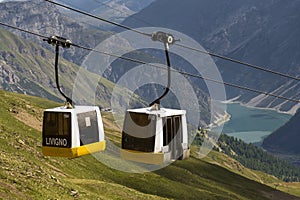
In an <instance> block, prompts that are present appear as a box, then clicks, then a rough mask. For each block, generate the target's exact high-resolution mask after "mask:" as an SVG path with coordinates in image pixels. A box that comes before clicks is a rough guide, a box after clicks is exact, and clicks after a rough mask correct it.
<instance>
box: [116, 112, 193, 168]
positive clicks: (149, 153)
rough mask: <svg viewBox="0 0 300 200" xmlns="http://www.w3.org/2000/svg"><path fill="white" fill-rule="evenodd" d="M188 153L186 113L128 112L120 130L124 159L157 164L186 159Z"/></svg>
mask: <svg viewBox="0 0 300 200" xmlns="http://www.w3.org/2000/svg"><path fill="white" fill-rule="evenodd" d="M189 154H190V150H189V145H188V134H187V125H186V111H185V110H174V109H165V108H161V109H159V110H153V109H152V108H151V107H150V108H142V109H132V110H127V112H126V115H125V121H124V126H123V131H122V149H121V157H122V158H123V159H125V160H130V161H135V162H140V163H146V164H156V165H160V164H164V163H168V162H171V161H174V160H177V159H179V160H183V159H187V158H188V157H189Z"/></svg>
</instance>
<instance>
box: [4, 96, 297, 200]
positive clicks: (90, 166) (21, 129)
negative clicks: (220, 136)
mask: <svg viewBox="0 0 300 200" xmlns="http://www.w3.org/2000/svg"><path fill="white" fill-rule="evenodd" d="M0 96H1V98H0V114H1V118H0V132H1V134H0V144H1V149H0V154H1V156H0V162H1V165H0V169H1V170H0V177H1V180H0V191H1V192H0V198H4V199H7V198H13V199H49V198H50V199H52V198H54V199H55V198H59V199H74V197H76V196H79V198H82V199H96V198H101V199H128V198H131V199H165V198H170V199H199V198H201V199H254V198H255V199H297V198H296V197H293V196H290V195H288V194H285V193H282V192H279V191H277V190H274V189H273V188H270V187H267V186H264V185H262V184H259V183H257V182H254V181H251V180H249V179H246V178H244V177H242V176H239V175H237V174H235V173H232V172H230V171H228V170H226V169H224V168H222V167H219V166H218V165H214V164H210V163H208V162H205V161H201V160H199V159H197V158H196V157H194V156H193V157H192V158H191V159H189V160H187V161H183V162H176V163H174V164H172V165H170V166H169V167H167V168H164V169H162V170H159V171H157V172H155V173H144V174H128V173H123V172H119V171H116V170H113V169H110V168H108V167H106V166H105V165H103V164H102V163H100V162H98V161H97V160H96V159H95V158H94V157H92V156H85V157H81V158H77V159H71V160H69V159H60V158H49V157H44V156H42V155H41V134H40V132H39V131H38V130H36V129H35V128H33V127H31V126H29V125H27V124H28V122H29V121H31V122H33V124H34V123H37V124H40V121H41V116H42V109H44V108H46V107H53V106H57V103H52V102H49V101H47V100H45V99H39V98H36V97H29V96H26V95H20V94H16V93H7V92H3V91H2V90H0ZM25 113H26V115H27V117H26V118H25V119H24V118H23V120H21V121H23V122H21V121H19V120H18V119H20V118H22V117H21V116H22V115H25ZM103 114H104V116H106V117H104V119H105V121H104V123H105V124H107V123H111V122H109V116H108V115H107V114H105V113H103ZM106 132H110V131H109V130H107V129H106Z"/></svg>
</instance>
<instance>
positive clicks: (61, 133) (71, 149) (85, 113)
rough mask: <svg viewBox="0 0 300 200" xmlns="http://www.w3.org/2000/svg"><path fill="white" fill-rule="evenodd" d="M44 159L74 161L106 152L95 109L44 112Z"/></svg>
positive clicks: (61, 109)
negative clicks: (67, 159) (55, 157)
mask: <svg viewBox="0 0 300 200" xmlns="http://www.w3.org/2000/svg"><path fill="white" fill-rule="evenodd" d="M42 134H43V146H42V152H43V154H44V155H45V156H57V157H67V158H75V157H79V156H83V155H87V154H91V153H95V152H98V151H103V150H104V149H105V146H106V143H105V140H104V129H103V123H102V118H101V114H100V110H99V108H98V107H96V106H76V107H75V108H72V109H68V108H66V107H58V108H53V109H47V110H45V111H44V120H43V133H42Z"/></svg>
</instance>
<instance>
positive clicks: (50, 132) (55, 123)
mask: <svg viewBox="0 0 300 200" xmlns="http://www.w3.org/2000/svg"><path fill="white" fill-rule="evenodd" d="M47 41H48V43H50V44H53V45H54V46H56V57H55V78H56V85H57V88H58V91H59V92H60V94H61V95H62V96H63V97H65V98H66V105H65V106H62V107H57V108H52V109H47V110H45V111H44V118H43V132H42V137H43V139H42V140H43V141H42V152H43V155H45V156H56V157H67V158H75V157H79V156H83V155H87V154H91V153H94V152H98V151H103V150H104V149H105V147H106V142H105V140H104V129H103V123H102V118H101V113H100V109H99V107H97V106H74V105H73V101H72V99H70V98H69V97H67V96H66V95H65V94H64V93H63V92H62V90H61V88H60V86H59V80H58V56H59V46H62V47H64V48H68V47H70V45H71V42H70V41H69V40H66V39H64V38H61V37H57V36H53V37H51V38H49V39H48V40H47Z"/></svg>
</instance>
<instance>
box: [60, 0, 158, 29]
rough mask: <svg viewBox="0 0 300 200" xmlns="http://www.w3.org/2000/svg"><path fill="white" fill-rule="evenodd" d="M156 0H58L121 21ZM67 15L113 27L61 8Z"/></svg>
mask: <svg viewBox="0 0 300 200" xmlns="http://www.w3.org/2000/svg"><path fill="white" fill-rule="evenodd" d="M153 1H154V0H139V1H135V0H109V1H107V0H96V1H95V0H85V1H81V0H75V1H74V0H71V1H68V0H67V1H66V0H63V1H58V2H60V3H62V4H67V5H69V6H71V7H74V8H77V9H79V10H83V11H85V12H88V13H91V14H93V15H96V16H101V17H102V18H105V19H109V20H112V21H114V22H117V23H121V22H122V21H123V20H124V19H126V18H127V17H129V16H131V15H133V14H134V13H136V12H138V11H140V10H142V9H143V8H145V7H147V6H148V5H149V4H150V3H151V2H153ZM61 12H62V13H64V14H66V15H67V16H69V17H71V18H73V19H76V20H78V21H79V22H84V23H86V24H89V25H90V26H92V27H97V28H102V29H103V28H105V29H111V28H112V27H113V26H112V25H110V24H108V23H105V22H102V21H100V20H95V19H92V18H91V17H87V16H84V15H81V14H78V13H76V12H73V11H69V10H66V9H62V10H61Z"/></svg>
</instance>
